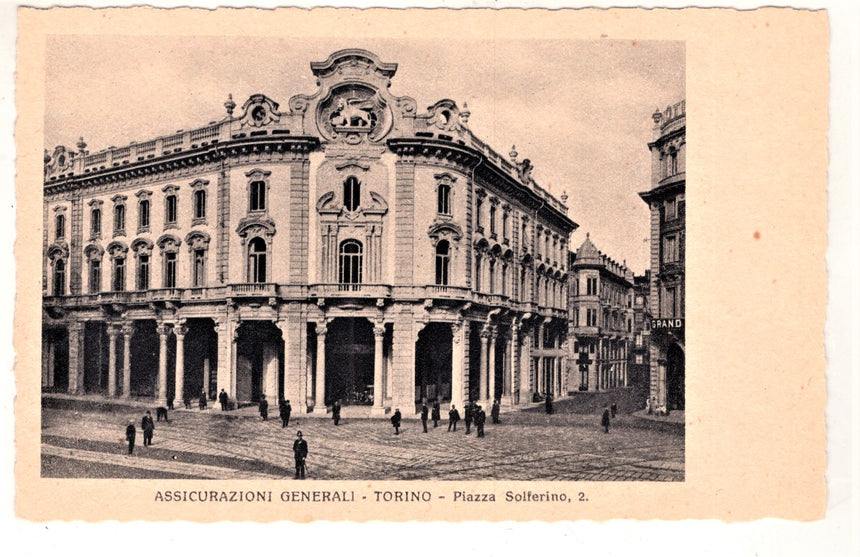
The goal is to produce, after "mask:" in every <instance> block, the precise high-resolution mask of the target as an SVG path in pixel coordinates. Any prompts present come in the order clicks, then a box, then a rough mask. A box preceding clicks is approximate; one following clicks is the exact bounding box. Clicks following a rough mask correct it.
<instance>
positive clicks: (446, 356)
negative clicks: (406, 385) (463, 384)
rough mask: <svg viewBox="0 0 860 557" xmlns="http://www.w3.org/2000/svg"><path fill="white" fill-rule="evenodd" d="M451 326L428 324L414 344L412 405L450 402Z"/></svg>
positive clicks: (446, 324)
mask: <svg viewBox="0 0 860 557" xmlns="http://www.w3.org/2000/svg"><path fill="white" fill-rule="evenodd" d="M452 340H453V335H452V334H451V325H449V324H448V323H428V324H427V326H426V327H424V330H422V331H421V332H420V333H419V334H418V341H417V342H416V343H415V402H418V403H420V402H421V401H422V399H426V400H428V401H431V400H436V401H438V402H448V401H450V400H451V342H452Z"/></svg>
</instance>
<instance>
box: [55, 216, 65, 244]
mask: <svg viewBox="0 0 860 557" xmlns="http://www.w3.org/2000/svg"><path fill="white" fill-rule="evenodd" d="M65 237H66V215H57V240H60V239H62V238H65Z"/></svg>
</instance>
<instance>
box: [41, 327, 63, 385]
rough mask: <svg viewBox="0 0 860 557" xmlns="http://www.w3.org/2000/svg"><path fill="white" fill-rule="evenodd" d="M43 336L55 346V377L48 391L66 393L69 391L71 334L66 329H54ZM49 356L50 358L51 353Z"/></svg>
mask: <svg viewBox="0 0 860 557" xmlns="http://www.w3.org/2000/svg"><path fill="white" fill-rule="evenodd" d="M43 334H44V335H46V336H47V338H48V339H49V340H50V342H52V343H53V346H54V361H53V366H54V376H53V383H52V384H51V386H49V387H48V390H50V391H53V392H59V393H62V392H66V391H68V390H69V333H68V331H66V330H65V329H52V330H47V331H45V332H44V333H43ZM48 356H49V357H50V352H49V353H48ZM49 365H50V364H49Z"/></svg>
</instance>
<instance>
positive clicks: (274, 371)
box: [235, 321, 284, 404]
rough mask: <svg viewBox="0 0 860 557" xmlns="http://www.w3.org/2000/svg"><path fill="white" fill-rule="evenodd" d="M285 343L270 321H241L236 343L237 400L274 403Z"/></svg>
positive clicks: (281, 370)
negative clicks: (263, 400) (264, 400)
mask: <svg viewBox="0 0 860 557" xmlns="http://www.w3.org/2000/svg"><path fill="white" fill-rule="evenodd" d="M283 361H284V343H283V341H282V340H281V331H280V329H278V327H277V326H275V324H274V323H272V322H271V321H242V325H241V326H240V327H239V338H238V342H237V345H236V393H235V398H236V400H238V401H239V402H259V401H260V400H261V398H262V395H266V399H267V400H268V401H269V403H270V404H277V401H278V398H279V396H280V394H281V393H279V392H278V391H279V380H278V377H279V376H281V375H283Z"/></svg>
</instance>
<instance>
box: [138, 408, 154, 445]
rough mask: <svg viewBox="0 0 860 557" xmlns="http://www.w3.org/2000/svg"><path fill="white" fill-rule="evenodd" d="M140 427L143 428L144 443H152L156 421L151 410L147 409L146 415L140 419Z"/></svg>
mask: <svg viewBox="0 0 860 557" xmlns="http://www.w3.org/2000/svg"><path fill="white" fill-rule="evenodd" d="M140 428H141V429H142V430H143V445H144V446H147V445H150V446H151V445H152V433H153V431H155V422H153V421H152V414H150V413H149V410H147V411H146V416H144V417H143V419H142V420H140Z"/></svg>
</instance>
